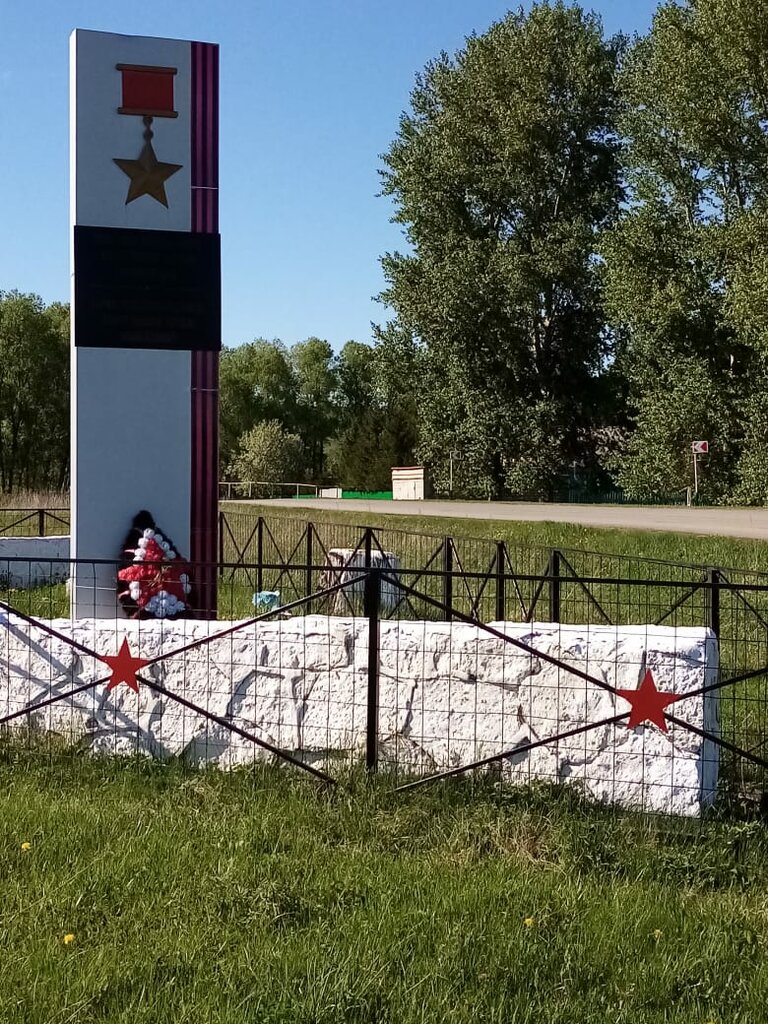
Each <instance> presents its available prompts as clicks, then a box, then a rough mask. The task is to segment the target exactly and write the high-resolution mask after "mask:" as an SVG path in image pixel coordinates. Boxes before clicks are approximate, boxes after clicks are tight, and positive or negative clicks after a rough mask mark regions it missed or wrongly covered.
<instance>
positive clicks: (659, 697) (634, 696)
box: [616, 670, 685, 732]
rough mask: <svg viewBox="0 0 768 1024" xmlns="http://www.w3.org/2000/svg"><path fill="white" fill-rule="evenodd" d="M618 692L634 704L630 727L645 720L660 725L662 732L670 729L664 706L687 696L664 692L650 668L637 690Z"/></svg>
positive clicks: (632, 727)
mask: <svg viewBox="0 0 768 1024" xmlns="http://www.w3.org/2000/svg"><path fill="white" fill-rule="evenodd" d="M616 692H617V693H618V694H619V696H621V697H623V698H624V700H628V701H629V703H630V704H631V705H632V710H631V711H630V713H629V721H628V722H627V726H628V728H630V729H634V728H635V726H637V725H642V723H643V722H651V723H652V724H653V725H658V727H659V728H660V729H661V731H662V732H668V731H669V730H668V729H667V720H666V717H665V715H664V708H665V707H666V706H667V705H668V704H674V702H675V701H676V700H680V699H681V698H682V697H684V696H685V694H683V693H664V692H663V691H662V690H659V689H657V688H656V683H655V681H654V678H653V676H652V675H651V672H650V670H648V671H646V673H645V675H644V676H643V681H642V682H641V683H640V685H639V686H638V688H637V689H636V690H617V691H616Z"/></svg>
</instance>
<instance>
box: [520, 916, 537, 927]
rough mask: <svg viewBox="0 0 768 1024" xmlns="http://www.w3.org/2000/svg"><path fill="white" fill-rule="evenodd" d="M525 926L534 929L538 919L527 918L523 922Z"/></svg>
mask: <svg viewBox="0 0 768 1024" xmlns="http://www.w3.org/2000/svg"><path fill="white" fill-rule="evenodd" d="M523 924H524V925H525V927H526V928H533V926H534V925H535V924H536V918H535V917H526V918H525V919H524V920H523Z"/></svg>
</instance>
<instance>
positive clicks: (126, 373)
mask: <svg viewBox="0 0 768 1024" xmlns="http://www.w3.org/2000/svg"><path fill="white" fill-rule="evenodd" d="M70 99H71V111H70V127H71V245H72V248H71V257H72V264H71V265H72V541H71V557H72V558H73V559H76V560H78V561H77V562H76V563H74V565H73V570H72V576H73V579H72V614H73V616H74V617H83V616H95V617H97V618H114V617H115V616H116V615H120V614H122V613H121V612H120V611H119V609H118V606H117V603H116V583H115V579H116V577H115V572H116V567H115V565H114V564H110V563H114V561H115V560H117V559H118V558H119V556H120V552H121V546H122V541H123V538H124V537H125V535H126V533H127V532H128V530H129V528H130V526H131V521H132V519H133V516H134V515H135V514H136V513H137V512H138V511H140V510H142V509H147V510H149V511H150V512H151V513H152V515H153V516H154V518H155V519H156V521H157V523H158V526H159V527H160V529H162V530H163V532H164V533H166V534H167V535H168V536H170V537H171V538H172V540H173V542H174V544H175V545H176V547H177V549H178V550H179V552H180V553H181V554H183V555H184V556H185V557H186V558H187V559H189V560H190V562H191V563H192V569H193V582H194V584H195V592H196V595H197V597H196V600H197V610H198V612H199V613H200V614H202V615H204V616H208V617H210V616H212V615H214V614H215V607H216V596H215V578H216V576H215V570H214V567H213V563H215V560H216V552H217V511H218V509H217V499H218V494H217V490H218V360H219V350H220V347H221V327H220V322H221V298H220V260H219V234H218V46H216V45H214V44H211V43H196V42H190V41H186V40H178V39H153V38H145V37H136V36H122V35H112V34H109V33H104V32H89V31H82V30H77V31H75V32H73V34H72V36H71V97H70ZM83 560H85V561H83ZM87 560H94V561H91V562H89V561H87ZM98 560H104V561H103V562H99V561H98Z"/></svg>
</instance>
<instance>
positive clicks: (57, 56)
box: [0, 0, 656, 348]
mask: <svg viewBox="0 0 768 1024" xmlns="http://www.w3.org/2000/svg"><path fill="white" fill-rule="evenodd" d="M510 6H512V5H511V4H508V3H503V2H496V0H388V2H387V3H381V2H375V0H262V2H261V3H252V2H248V0H219V2H215V0H213V2H212V0H174V2H171V0H131V3H125V0H120V2H117V0H66V2H62V0H2V27H3V32H2V36H1V37H0V53H1V54H2V59H1V60H0V138H2V145H3V152H4V160H3V168H2V188H0V228H1V229H2V231H1V234H2V239H3V244H2V245H1V246H0V290H9V289H12V288H17V289H19V290H21V291H31V292H36V293H38V294H39V295H42V297H43V298H44V299H45V300H46V301H53V300H68V298H69V248H68V218H69V212H68V210H69V206H68V194H69V177H68V175H69V163H68V161H69V157H68V145H69V144H68V116H69V115H68V82H69V77H68V76H69V72H68V39H69V33H70V32H71V30H72V29H73V28H90V29H98V30H102V31H109V32H125V33H130V34H136V35H156V36H176V37H179V38H190V39H202V40H206V41H211V42H218V43H220V44H221V232H222V285H223V320H224V325H223V326H224V339H225V342H226V343H227V344H229V345H236V344H240V343H241V342H244V341H250V340H251V339H252V338H254V337H267V338H282V340H283V341H285V342H286V343H287V344H292V343H293V342H295V341H299V340H301V339H303V338H306V337H308V336H310V335H318V336H320V337H323V338H327V339H328V340H329V341H330V342H331V343H332V345H333V346H334V348H339V347H340V346H341V345H342V344H343V343H344V342H345V341H347V340H349V339H350V338H355V339H356V340H358V341H369V340H370V338H371V329H370V323H371V321H372V320H374V321H376V322H382V321H383V320H384V319H386V311H385V309H384V308H383V307H382V306H381V305H379V304H377V303H375V302H374V301H373V299H372V297H373V296H374V295H375V294H376V293H377V292H378V291H379V290H380V289H381V287H382V285H383V279H382V276H381V271H380V268H379V262H378V259H379V256H380V255H381V254H382V253H384V252H385V251H387V250H390V249H396V248H398V246H399V245H400V239H401V234H400V229H399V228H398V227H397V226H396V225H393V224H391V223H390V222H389V219H390V216H391V212H392V211H391V207H390V205H389V202H388V201H387V200H386V199H383V198H378V197H377V192H378V191H379V188H380V182H379V177H378V169H379V167H380V165H381V161H380V159H379V156H380V154H381V153H382V152H384V151H385V150H386V149H387V147H388V145H389V143H390V142H391V140H392V138H393V137H394V134H395V132H396V130H397V123H398V117H399V115H400V113H401V111H402V110H404V109H405V108H406V107H407V105H408V97H409V93H410V90H411V87H412V85H413V80H414V75H415V74H416V72H417V71H419V70H420V69H421V68H423V66H424V65H425V63H426V62H427V61H428V60H430V59H431V58H432V57H434V56H436V55H437V54H438V53H439V52H440V50H443V49H445V50H448V51H451V52H452V51H455V50H456V49H458V48H460V47H461V45H462V43H463V40H464V39H465V37H466V36H467V35H468V34H469V33H470V32H472V31H477V32H482V31H483V30H484V29H486V28H487V27H488V25H490V24H491V23H492V22H493V21H495V20H498V19H499V18H500V17H503V15H504V14H505V12H506V11H507V10H508V9H509V8H510ZM585 6H589V5H585ZM592 6H593V8H594V9H595V10H597V11H598V12H599V13H600V14H601V15H602V17H603V21H604V24H605V26H606V29H607V31H609V32H615V31H617V30H619V29H623V30H624V31H627V32H633V31H645V30H646V29H647V27H648V25H649V24H650V20H651V16H652V12H653V9H654V8H655V6H656V5H655V3H654V2H651V0H599V2H596V3H594V4H593V5H592Z"/></svg>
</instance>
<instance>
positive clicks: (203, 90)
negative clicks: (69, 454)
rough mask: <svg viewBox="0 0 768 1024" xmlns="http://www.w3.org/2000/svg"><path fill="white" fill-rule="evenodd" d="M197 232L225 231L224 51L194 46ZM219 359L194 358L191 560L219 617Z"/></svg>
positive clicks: (204, 599) (208, 608) (206, 607)
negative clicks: (221, 133) (222, 227)
mask: <svg viewBox="0 0 768 1024" xmlns="http://www.w3.org/2000/svg"><path fill="white" fill-rule="evenodd" d="M191 115H192V116H191V120H192V138H191V146H192V154H191V155H192V231H197V232H205V233H209V234H212V233H215V232H217V231H218V228H219V48H218V46H215V45H213V44H211V43H192V111H191ZM218 492H219V354H218V352H193V353H192V506H191V524H192V537H191V558H192V561H193V563H197V571H196V575H197V582H198V593H199V598H200V607H201V610H202V611H203V612H204V613H205V614H207V615H208V616H210V617H213V616H215V614H216V560H217V557H218V519H219V517H218V511H219V493H218Z"/></svg>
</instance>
